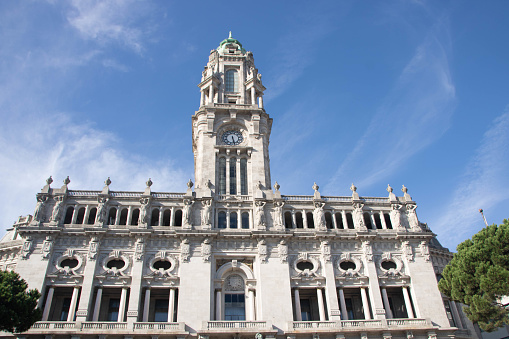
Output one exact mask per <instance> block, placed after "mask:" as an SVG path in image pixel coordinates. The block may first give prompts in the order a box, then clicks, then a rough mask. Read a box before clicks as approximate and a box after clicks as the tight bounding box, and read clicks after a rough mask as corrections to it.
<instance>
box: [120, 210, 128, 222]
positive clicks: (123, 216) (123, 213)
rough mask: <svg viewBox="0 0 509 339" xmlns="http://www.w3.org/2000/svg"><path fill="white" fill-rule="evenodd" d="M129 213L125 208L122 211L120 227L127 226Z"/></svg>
mask: <svg viewBox="0 0 509 339" xmlns="http://www.w3.org/2000/svg"><path fill="white" fill-rule="evenodd" d="M127 212H128V210H127V208H123V209H122V211H120V220H119V222H118V224H119V225H127Z"/></svg>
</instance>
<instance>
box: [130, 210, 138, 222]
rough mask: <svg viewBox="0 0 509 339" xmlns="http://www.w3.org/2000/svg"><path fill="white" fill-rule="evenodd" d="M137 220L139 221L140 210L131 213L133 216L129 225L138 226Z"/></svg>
mask: <svg viewBox="0 0 509 339" xmlns="http://www.w3.org/2000/svg"><path fill="white" fill-rule="evenodd" d="M139 219H140V209H139V208H136V209H135V210H134V211H133V215H132V216H131V225H138V221H139Z"/></svg>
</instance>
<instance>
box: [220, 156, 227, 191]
mask: <svg viewBox="0 0 509 339" xmlns="http://www.w3.org/2000/svg"><path fill="white" fill-rule="evenodd" d="M219 194H226V159H225V158H220V159H219Z"/></svg>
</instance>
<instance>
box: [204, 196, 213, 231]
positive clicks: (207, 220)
mask: <svg viewBox="0 0 509 339" xmlns="http://www.w3.org/2000/svg"><path fill="white" fill-rule="evenodd" d="M202 203H203V211H202V215H201V223H202V224H203V225H210V212H211V211H212V199H207V200H203V202H202Z"/></svg>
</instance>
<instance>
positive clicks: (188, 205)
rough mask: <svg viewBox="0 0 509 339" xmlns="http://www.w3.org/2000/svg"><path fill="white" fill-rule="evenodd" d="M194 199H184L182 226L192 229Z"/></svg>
mask: <svg viewBox="0 0 509 339" xmlns="http://www.w3.org/2000/svg"><path fill="white" fill-rule="evenodd" d="M193 204H194V201H193V200H192V199H184V208H183V209H182V228H186V229H190V228H191V227H192V226H193V221H192V214H193V210H192V208H193Z"/></svg>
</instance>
